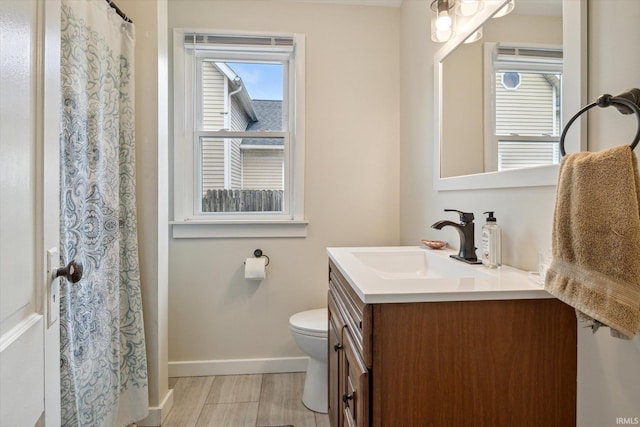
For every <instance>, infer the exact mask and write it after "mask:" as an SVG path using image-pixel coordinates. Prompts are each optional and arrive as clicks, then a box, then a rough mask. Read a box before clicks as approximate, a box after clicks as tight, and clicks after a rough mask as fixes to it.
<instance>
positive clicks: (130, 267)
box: [60, 0, 148, 427]
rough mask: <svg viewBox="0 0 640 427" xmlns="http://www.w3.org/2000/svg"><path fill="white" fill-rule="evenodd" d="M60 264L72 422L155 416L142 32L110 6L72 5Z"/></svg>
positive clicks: (66, 20) (65, 405) (66, 21)
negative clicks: (67, 276)
mask: <svg viewBox="0 0 640 427" xmlns="http://www.w3.org/2000/svg"><path fill="white" fill-rule="evenodd" d="M61 38H62V39H61V82H62V88H61V90H62V105H61V121H62V123H61V137H60V142H61V153H60V154H61V162H60V163H61V166H60V169H61V171H60V173H61V194H60V198H61V204H60V208H61V209H60V210H61V224H60V228H61V244H60V246H61V258H62V260H63V261H64V262H69V261H70V260H73V259H75V260H79V261H81V262H82V264H83V266H84V274H83V278H82V280H80V281H79V282H78V283H75V284H73V283H69V282H63V283H64V284H63V287H62V292H61V308H60V351H61V399H62V408H61V410H62V425H64V426H83V427H84V426H91V427H102V426H105V427H106V426H124V425H128V424H130V423H132V422H134V421H137V420H140V419H142V418H144V417H145V416H146V415H147V411H148V392H147V389H148V386H147V361H146V352H145V351H146V350H145V340H144V330H143V319H142V298H141V294H140V275H139V267H138V241H137V218H136V197H135V148H134V84H133V83H134V68H133V58H134V41H135V36H134V27H133V24H131V23H126V22H124V21H123V20H122V18H120V17H119V16H118V15H117V14H116V13H115V11H114V9H112V8H111V7H110V6H109V4H108V3H107V2H106V1H105V0H63V1H62V27H61Z"/></svg>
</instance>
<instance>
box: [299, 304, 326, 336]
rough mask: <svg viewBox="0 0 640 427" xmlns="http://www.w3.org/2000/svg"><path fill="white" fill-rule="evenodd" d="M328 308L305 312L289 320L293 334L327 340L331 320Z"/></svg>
mask: <svg viewBox="0 0 640 427" xmlns="http://www.w3.org/2000/svg"><path fill="white" fill-rule="evenodd" d="M328 316H329V315H328V312H327V309H326V308H318V309H315V310H308V311H303V312H300V313H296V314H294V315H293V316H291V317H290V318H289V327H290V329H291V331H292V332H296V333H298V334H302V335H308V336H312V337H319V338H326V337H327V330H328V329H329V318H328Z"/></svg>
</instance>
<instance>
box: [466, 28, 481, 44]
mask: <svg viewBox="0 0 640 427" xmlns="http://www.w3.org/2000/svg"><path fill="white" fill-rule="evenodd" d="M481 38H482V27H480V28H478V29H477V30H476V31H474V32H473V34H471V35H470V36H469V37H467V38H466V39H464V43H473V42H477V41H478V40H480V39H481Z"/></svg>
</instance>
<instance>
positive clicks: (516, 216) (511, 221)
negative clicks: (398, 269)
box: [400, 0, 640, 427]
mask: <svg viewBox="0 0 640 427" xmlns="http://www.w3.org/2000/svg"><path fill="white" fill-rule="evenodd" d="M605 4H606V7H605ZM589 7H590V11H589V45H590V46H589V99H594V98H595V97H597V96H598V95H599V94H600V93H603V92H612V93H618V92H620V91H623V90H624V89H627V88H630V87H639V86H640V78H639V77H638V76H639V74H638V72H637V70H638V69H640V58H639V57H638V55H635V54H634V52H635V51H637V46H636V44H637V40H640V27H639V26H638V25H637V24H636V23H634V22H633V21H635V20H636V19H637V17H638V16H640V2H636V1H634V0H613V1H612V0H590V1H589ZM428 15H429V11H428V2H424V1H420V0H404V2H403V6H402V8H401V44H400V46H401V76H402V88H401V95H402V98H401V99H402V101H401V110H400V111H401V150H400V184H401V198H400V206H401V208H400V235H401V242H402V244H407V245H409V244H414V243H415V241H416V239H417V238H422V237H431V238H434V237H438V238H445V239H446V240H448V241H449V242H451V243H454V244H457V239H458V237H457V235H456V234H455V231H453V230H442V231H436V230H431V229H430V228H429V226H430V225H431V224H432V223H433V222H435V221H437V220H439V219H443V218H446V217H448V215H446V214H444V213H443V212H442V210H443V209H444V208H455V209H462V210H469V211H473V212H476V213H478V214H479V213H481V212H483V211H486V210H495V211H496V216H497V217H498V223H499V224H501V226H502V227H503V239H504V240H503V251H504V254H503V258H504V259H503V261H504V262H505V263H506V264H511V265H514V266H516V267H520V268H522V269H525V270H533V269H535V268H536V263H537V255H536V254H537V252H538V251H543V250H546V249H547V248H549V247H550V245H551V243H550V242H551V224H552V218H551V217H552V212H553V206H554V200H555V188H553V187H539V188H523V189H500V190H479V191H448V192H436V191H434V190H433V178H432V170H431V165H432V152H433V137H432V135H433V132H432V126H433V120H432V117H433V101H432V99H433V86H432V81H433V61H432V58H433V54H434V53H435V52H436V50H437V49H438V48H439V46H436V45H434V44H433V43H432V42H431V41H430V40H429V39H428V37H427V33H426V28H425V22H428ZM608 110H613V109H607V110H601V111H595V112H593V113H590V115H589V117H590V123H589V144H590V147H591V150H600V149H602V148H606V147H610V146H613V145H617V144H621V143H625V142H626V141H628V140H629V141H630V140H631V139H632V137H633V134H634V129H635V128H634V126H635V120H633V119H632V118H629V117H623V116H621V115H620V114H617V113H615V112H613V111H608ZM479 223H480V224H481V223H482V221H479ZM478 229H479V227H478ZM476 234H477V236H476V238H478V237H479V230H476ZM578 347H579V348H578V352H579V355H578V365H579V366H578V369H579V374H578V423H577V424H578V425H579V426H580V427H603V426H615V425H616V417H639V416H640V404H639V403H638V402H639V398H638V396H640V351H639V350H638V349H637V348H636V347H634V345H633V344H632V343H630V342H624V341H620V340H616V339H613V338H611V337H609V336H608V332H607V331H606V330H601V331H600V332H598V334H596V335H595V336H592V335H591V334H590V332H587V331H586V330H584V329H582V328H580V332H579V340H578Z"/></svg>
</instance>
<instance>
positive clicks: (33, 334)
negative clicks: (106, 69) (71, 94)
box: [0, 0, 60, 427]
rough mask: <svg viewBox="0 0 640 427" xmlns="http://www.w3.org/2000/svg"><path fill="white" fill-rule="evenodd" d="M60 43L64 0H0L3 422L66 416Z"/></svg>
mask: <svg viewBox="0 0 640 427" xmlns="http://www.w3.org/2000/svg"><path fill="white" fill-rule="evenodd" d="M59 46H60V3H59V1H58V0H0V426H1V427H16V426H26V427H30V426H34V425H37V426H43V425H46V426H56V425H60V354H59V330H60V326H59V321H58V320H57V318H58V310H59V305H58V295H55V294H53V295H52V292H51V290H52V289H53V291H56V289H57V281H56V282H54V283H53V285H54V286H53V288H52V281H51V280H49V278H48V277H47V258H48V257H47V252H48V249H52V250H51V251H50V256H49V257H50V258H51V260H52V262H53V263H54V264H55V265H53V267H57V262H58V261H57V259H58V257H59V255H58V253H59V252H57V247H58V244H59V231H58V225H59V142H58V141H59V140H58V138H59V123H60V120H59V108H60V103H59V99H60V98H59V97H60V95H59V92H60V90H59V88H60V82H59V80H60V79H59V75H60V64H59V62H60V48H59ZM49 297H51V300H52V303H51V304H47V300H48V298H49Z"/></svg>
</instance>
